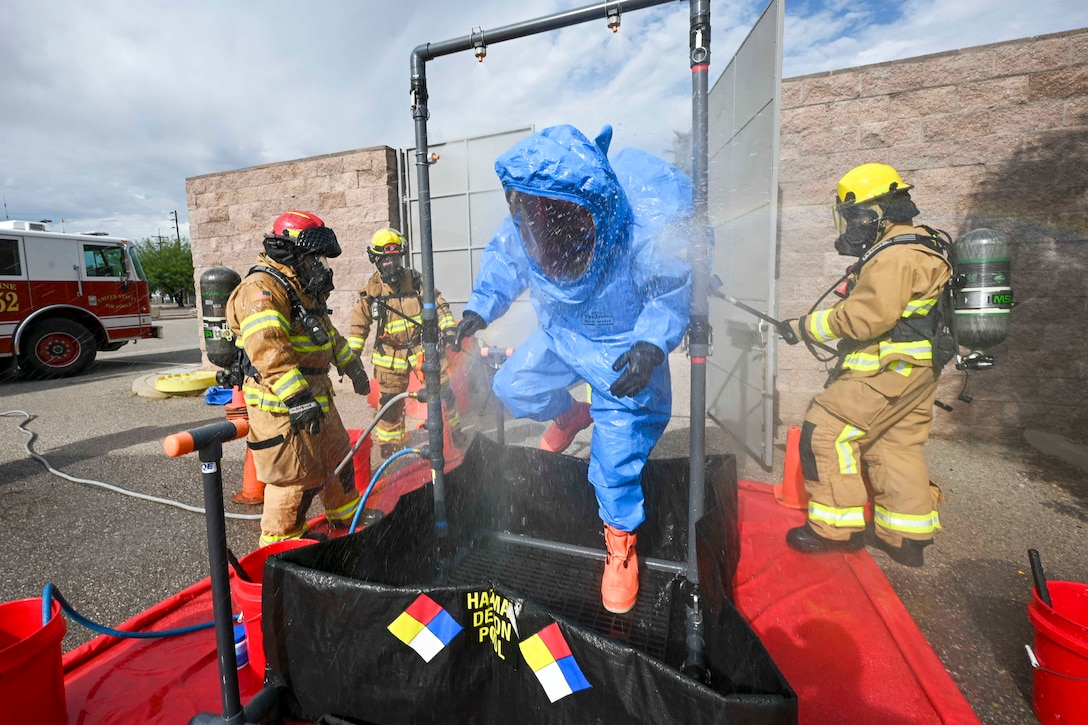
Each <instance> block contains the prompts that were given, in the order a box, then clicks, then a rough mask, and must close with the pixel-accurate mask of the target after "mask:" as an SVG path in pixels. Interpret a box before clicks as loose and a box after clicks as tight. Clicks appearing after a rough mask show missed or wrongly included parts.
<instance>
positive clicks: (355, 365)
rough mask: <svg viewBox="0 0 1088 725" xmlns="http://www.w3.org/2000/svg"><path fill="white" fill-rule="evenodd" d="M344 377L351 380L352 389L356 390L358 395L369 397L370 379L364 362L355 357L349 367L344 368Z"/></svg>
mask: <svg viewBox="0 0 1088 725" xmlns="http://www.w3.org/2000/svg"><path fill="white" fill-rule="evenodd" d="M344 375H347V376H348V377H349V378H351V387H353V388H355V394H356V395H367V394H368V393H370V378H369V377H367V374H366V368H365V367H363V361H362V360H360V359H359V358H357V357H355V358H352V359H351V362H349V363H348V366H347V367H346V368H344Z"/></svg>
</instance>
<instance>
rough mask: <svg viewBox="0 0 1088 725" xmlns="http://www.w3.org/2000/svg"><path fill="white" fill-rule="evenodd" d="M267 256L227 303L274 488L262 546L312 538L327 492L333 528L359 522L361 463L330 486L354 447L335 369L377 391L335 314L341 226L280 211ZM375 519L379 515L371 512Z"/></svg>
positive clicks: (267, 479) (266, 475)
mask: <svg viewBox="0 0 1088 725" xmlns="http://www.w3.org/2000/svg"><path fill="white" fill-rule="evenodd" d="M264 250H265V251H264V252H263V253H262V254H259V255H258V257H257V266H255V267H253V268H252V269H250V270H249V273H248V274H247V275H246V277H245V278H244V279H243V280H242V282H241V284H239V285H238V287H236V288H235V290H234V291H233V292H232V293H231V296H230V299H229V300H228V302H227V324H228V325H229V327H230V329H231V330H232V331H233V332H234V335H235V339H236V344H237V345H238V346H240V347H242V348H243V349H244V350H245V353H246V356H247V357H248V366H247V368H248V369H247V370H246V379H245V383H244V385H243V393H244V395H245V400H246V408H247V411H248V413H249V437H248V441H247V444H248V446H249V448H250V450H251V451H252V452H253V463H254V465H255V467H256V469H257V477H258V478H259V479H260V480H261V481H263V482H264V483H265V484H266V488H265V492H264V512H263V515H262V517H261V539H260V544H261V546H267V545H268V544H272V543H275V542H277V541H283V540H285V539H298V538H302V537H303V536H304V535H306V534H307V525H306V519H305V516H306V511H307V509H308V508H309V506H310V503H311V502H312V501H313V498H314V497H315V496H319V497H320V499H321V504H322V506H323V507H324V509H325V516H326V518H327V519H328V521H329V523H330V525H332V526H334V527H335V526H342V527H346V526H348V525H350V524H351V520H352V518H353V517H354V515H355V511H356V508H357V507H358V505H359V492H358V491H357V490H356V488H355V469H354V466H353V465H351V464H350V462H349V465H346V466H345V467H344V469H343V470H342V471H341V474H340V476H339V479H338V480H333V481H330V482H329V483H328V484H326V485H325V486H324V487H323V488H322V487H321V485H322V483H323V482H324V481H325V480H326V479H327V478H328V477H329V475H330V474H331V473H332V472H333V470H334V469H335V468H336V466H337V465H338V464H339V463H340V461H341V460H343V459H344V458H345V456H347V454H348V451H349V450H350V444H349V439H348V434H347V431H345V430H344V425H343V423H342V422H341V420H340V415H339V413H338V412H337V410H336V405H335V404H334V403H333V390H332V381H331V380H330V379H329V366H330V365H335V366H336V369H337V370H338V371H339V372H340V374H341V375H347V376H348V377H349V378H351V381H352V384H353V386H354V389H355V392H356V393H359V394H361V395H365V394H366V393H368V392H369V391H370V382H369V380H368V379H367V375H366V370H365V369H364V367H363V364H362V361H360V360H359V358H358V356H356V355H355V354H353V353H352V352H351V349H350V348H349V347H348V344H347V341H346V340H345V339H344V338H343V337H342V336H341V335H340V333H338V332H337V331H336V329H335V328H334V327H333V325H332V322H331V321H330V320H329V317H328V310H327V309H326V308H325V300H326V299H327V298H328V295H329V293H330V292H331V291H332V289H333V282H332V271H331V270H330V269H329V267H328V262H327V258H329V257H336V256H337V255H339V254H340V245H339V243H338V242H337V240H336V234H335V233H333V230H332V229H330V228H328V227H326V226H325V224H324V222H323V221H321V219H320V218H318V217H317V216H316V215H314V214H311V213H309V212H303V211H289V212H287V213H285V214H281V215H280V216H279V217H277V218H276V220H275V222H274V223H273V227H272V231H271V232H270V233H269V234H267V235H266V236H265V238H264ZM364 513H365V514H366V516H365V517H361V520H363V521H364V522H365V523H372V522H373V521H374V520H375V519H376V518H377V516H378V515H379V512H369V511H368V512H364Z"/></svg>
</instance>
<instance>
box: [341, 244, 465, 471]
mask: <svg viewBox="0 0 1088 725" xmlns="http://www.w3.org/2000/svg"><path fill="white" fill-rule="evenodd" d="M406 254H407V248H406V244H405V240H404V236H403V235H402V234H401V233H400V232H399V231H397V230H396V229H389V228H386V229H380V230H378V231H377V232H375V233H374V236H373V237H372V238H371V240H370V246H369V247H368V248H367V255H368V256H369V257H370V261H371V262H372V263H373V264H374V265H375V266H376V267H377V268H378V270H377V271H376V272H375V273H374V275H373V276H372V277H371V278H370V281H369V282H367V284H366V286H365V287H363V289H362V290H360V291H359V301H358V302H357V303H356V304H355V307H354V309H352V312H351V329H350V330H349V332H348V344H349V345H350V346H351V349H352V351H353V352H354V353H355V354H356V355H360V356H361V355H362V354H363V348H364V347H365V346H366V339H367V336H368V335H369V334H370V330H371V328H372V327H373V328H374V329H375V338H374V352H373V354H372V355H371V358H370V360H371V362H372V363H373V364H374V379H375V380H376V381H377V382H378V389H379V390H380V391H381V397H380V398H379V404H380V405H385V404H386V403H387V402H389V400H390V399H391V398H393V396H395V395H397V394H399V393H403V392H404V391H405V390H407V389H408V382H409V377H408V376H409V375H411V374H412V372H413V371H414V372H415V374H416V375H417V376H418V377H419V379H420V382H423V369H422V365H423V288H422V286H421V285H422V278H421V276H420V274H419V273H418V272H416V271H415V270H413V269H408V268H406V266H405V264H404V258H405V255H406ZM435 306H436V307H437V309H438V328H439V330H441V331H442V333H443V338H444V339H445V340H446V342H447V343H448V342H451V341H452V338H453V334H454V333H455V331H456V328H457V322H456V320H454V319H453V314H452V313H451V312H450V306H449V304H447V302H446V301H445V300H444V299H443V298H442V295H441V293H439V292H438V290H435ZM440 365H441V384H442V400H443V402H444V403H445V410H446V415H447V416H448V422H449V426H450V431H451V433H457V432H458V426H459V424H460V419H459V416H458V413H457V406H456V405H455V404H454V402H455V401H454V399H453V394H452V391H451V389H450V387H449V374H448V372H447V361H446V357H445V356H442V359H441V361H440ZM374 437H375V438H376V439H377V441H378V445H379V453H380V455H381V457H382V458H388V457H389V456H391V455H393V453H394V452H395V451H396V450H397V448H398V447H399V446H400V444H401V443H402V442H403V441H404V439H405V429H404V401H403V400H401V401H398V402H397V403H395V404H394V405H393V406H392V407H391V408H390V409H389V411H388V412H387V413H386V415H385V416H383V418H382V419H381V420H380V421H379V422H378V425H377V426H376V427H375V429H374Z"/></svg>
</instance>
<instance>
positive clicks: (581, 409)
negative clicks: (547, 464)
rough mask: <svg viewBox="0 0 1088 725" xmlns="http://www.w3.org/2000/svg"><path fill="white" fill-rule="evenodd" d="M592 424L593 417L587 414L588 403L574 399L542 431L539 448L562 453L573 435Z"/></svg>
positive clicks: (572, 438) (572, 439)
mask: <svg viewBox="0 0 1088 725" xmlns="http://www.w3.org/2000/svg"><path fill="white" fill-rule="evenodd" d="M591 425H593V418H592V417H590V415H589V403H583V402H581V401H577V400H576V401H574V405H572V406H570V408H568V409H567V410H566V411H565V412H563V413H561V414H560V415H558V416H556V418H555V420H554V421H552V424H551V425H550V426H549V427H548V430H546V431H544V437H543V438H541V439H540V448H541V450H545V451H549V452H551V453H562V452H563V451H565V450H567V448H569V447H570V444H571V443H573V442H574V436H576V435H578V432H579V431H583V430H585V429H586V428H588V427H589V426H591Z"/></svg>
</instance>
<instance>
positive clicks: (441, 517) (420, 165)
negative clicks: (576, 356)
mask: <svg viewBox="0 0 1088 725" xmlns="http://www.w3.org/2000/svg"><path fill="white" fill-rule="evenodd" d="M669 2H679V0H615V1H613V2H603V3H597V4H595V5H591V6H587V7H582V8H577V9H574V10H569V11H567V12H563V13H557V14H554V15H549V16H545V17H540V18H536V19H535V20H527V21H524V22H520V23H514V24H512V25H506V26H503V27H500V28H496V29H494V30H484V29H482V28H474V29H473V31H472V32H471V33H470V34H469V35H466V36H462V37H460V38H454V39H450V40H444V41H440V42H437V43H425V44H423V45H419V46H417V47H416V48H415V49H414V50H413V51H412V55H411V94H412V118H413V119H414V122H415V139H416V148H415V157H416V169H417V173H418V179H419V184H418V185H419V227H420V252H421V259H422V266H423V270H422V275H423V355H424V363H423V371H424V374H425V375H426V386H427V395H428V398H427V400H428V403H427V422H426V424H425V427H426V428H427V432H428V436H429V438H428V439H429V443H430V446H429V448H430V460H431V478H432V481H433V483H434V507H435V527H436V535H437V537H438V539H439V541H443V540H444V539H445V537H446V535H447V532H448V528H447V521H446V495H445V480H444V473H443V469H444V464H445V459H444V456H443V452H442V442H443V438H442V426H443V422H442V408H441V400H440V385H441V382H440V380H439V370H440V367H439V361H438V355H439V348H438V341H439V331H438V316H437V310H436V308H435V293H434V258H433V237H432V228H431V181H430V164H429V158H428V142H427V120H428V119H429V117H430V111H429V109H428V106H427V102H428V93H427V62H428V61H430V60H433V59H435V58H438V57H441V56H444V55H450V54H453V53H459V52H462V51H466V50H474V51H476V52H477V55H478V57H480V58H481V60H482V58H483V54H484V53H486V50H487V46H488V45H489V44H494V43H502V42H505V41H508V40H515V39H518V38H524V37H528V36H531V35H536V34H538V33H544V32H548V31H551V30H558V29H560V28H566V27H570V26H573V25H578V24H581V23H585V22H589V21H591V20H606V21H608V20H610V19H612V18H615V16H616V15H617V13H623V12H625V11H633V10H641V9H644V8H650V7H654V6H658V5H665V4H667V3H669ZM689 7H690V32H689V41H690V42H689V46H690V62H691V72H692V133H691V135H692V177H693V178H692V183H693V200H692V201H693V208H694V216H695V218H694V225H693V228H694V229H696V230H699V231H697V232H696V233H695V239H694V240H693V243H692V302H691V322H690V325H689V328H688V349H689V352H690V356H691V436H690V441H691V442H690V483H689V489H688V498H689V500H688V506H689V515H688V518H689V521H688V556H687V559H688V561H687V563H686V566H685V567H684V571H685V577H686V578H687V580H688V581H689V582H690V583H691V584H692V600H691V603H690V605H689V606H688V622H687V642H688V650H689V653H688V661H687V663H686V664H685V671H686V672H688V673H689V674H692V675H693V676H697V677H701V676H702V672H703V671H704V670H703V656H702V650H703V642H702V631H701V630H702V614H701V611H700V606H699V594H698V584H699V569H698V563H697V556H696V531H695V522H696V521H698V519H699V518H701V517H702V515H703V509H704V506H703V495H704V489H705V485H706V481H705V478H706V475H705V461H706V358H707V357H708V356H709V354H710V339H711V330H710V320H709V303H708V301H707V289H708V286H707V277H708V270H709V269H710V261H711V260H710V249H711V245H710V239H709V235H710V233H711V232H710V227H709V224H708V212H707V170H708V138H707V136H708V133H707V129H708V119H707V101H708V76H709V69H710V0H689ZM557 545H558V544H557ZM559 546H562V545H559Z"/></svg>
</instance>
